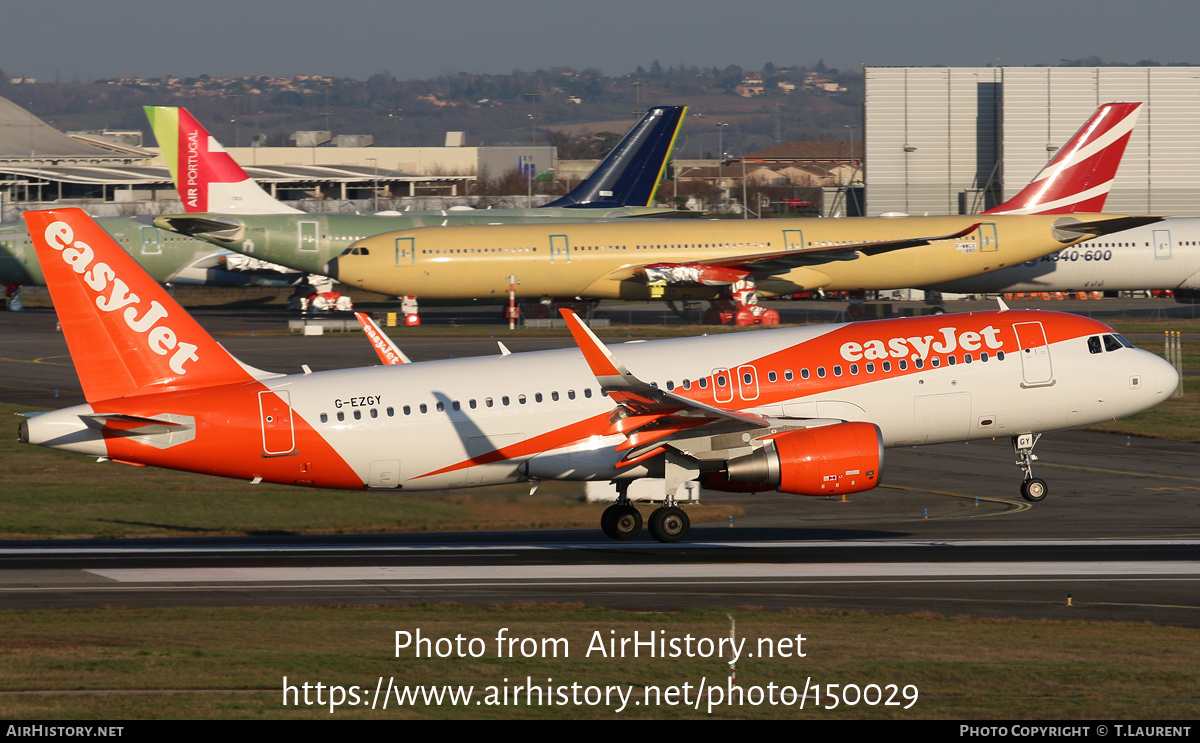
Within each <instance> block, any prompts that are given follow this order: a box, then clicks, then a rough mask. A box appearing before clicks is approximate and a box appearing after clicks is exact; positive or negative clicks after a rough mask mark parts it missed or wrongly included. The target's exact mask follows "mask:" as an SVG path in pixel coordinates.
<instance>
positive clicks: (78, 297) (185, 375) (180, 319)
mask: <svg viewBox="0 0 1200 743" xmlns="http://www.w3.org/2000/svg"><path fill="white" fill-rule="evenodd" d="M24 217H25V224H26V226H27V228H28V229H29V236H30V238H31V239H32V240H33V244H34V247H35V249H36V250H37V257H38V262H39V263H41V266H42V272H43V273H44V274H45V276H46V285H47V286H48V287H49V289H50V296H51V298H52V299H53V300H54V309H55V311H56V312H57V313H58V318H59V321H60V323H61V324H62V330H63V335H64V336H65V337H66V340H67V347H68V348H69V349H70V351H71V358H72V360H73V361H74V362H75V369H76V371H77V372H78V373H79V381H80V383H81V384H82V385H83V394H84V397H86V398H87V400H88V402H94V401H98V400H111V399H114V398H120V397H131V396H134V395H146V394H152V393H157V392H168V391H175V390H188V389H195V388H199V387H209V386H213V385H221V384H232V383H239V382H250V381H252V380H254V379H261V378H265V377H267V376H272V375H270V374H268V373H266V372H262V371H259V370H257V369H253V368H251V367H248V366H246V365H244V364H242V363H241V362H240V361H238V360H237V359H235V358H234V357H233V356H232V355H230V353H229V352H228V351H226V350H225V349H224V348H222V347H221V345H220V344H219V343H217V342H216V341H215V340H213V338H212V336H210V335H209V334H208V333H207V332H206V331H205V330H204V328H202V327H200V325H199V323H197V322H196V321H195V320H193V319H192V317H191V316H190V315H189V314H188V313H187V312H185V311H184V310H183V308H182V307H180V306H179V305H178V304H177V303H176V302H175V300H174V299H172V298H171V297H170V295H168V294H167V292H166V290H165V289H163V287H162V286H160V285H159V284H158V283H157V282H155V281H154V279H152V278H150V276H148V275H147V274H146V272H145V271H144V270H143V269H142V267H141V266H139V265H138V264H137V262H136V261H135V260H134V259H133V258H132V257H131V256H130V255H129V254H128V253H126V252H125V251H124V250H122V249H121V247H120V246H119V245H117V243H116V242H115V241H114V240H113V239H112V238H111V237H109V235H108V233H106V232H105V231H104V230H103V229H102V228H101V227H100V226H99V225H97V224H96V223H95V222H94V221H92V219H91V217H89V216H88V215H87V214H86V213H85V212H84V211H83V210H81V209H51V210H48V211H29V212H25V214H24Z"/></svg>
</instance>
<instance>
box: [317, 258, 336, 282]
mask: <svg viewBox="0 0 1200 743" xmlns="http://www.w3.org/2000/svg"><path fill="white" fill-rule="evenodd" d="M321 272H322V273H323V274H325V275H326V276H328V277H329V278H331V279H333V280H334V281H337V277H338V259H337V258H330V259H329V262H328V263H326V264H325V266H324V267H323V268H322V269H321Z"/></svg>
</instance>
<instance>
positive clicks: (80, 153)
mask: <svg viewBox="0 0 1200 743" xmlns="http://www.w3.org/2000/svg"><path fill="white" fill-rule="evenodd" d="M293 139H294V141H295V142H296V144H297V146H295V147H241V148H233V147H231V148H228V151H229V153H230V155H231V156H232V157H233V158H234V160H236V161H237V162H238V163H240V164H241V165H242V167H243V168H244V169H245V170H246V171H247V172H248V173H249V174H250V176H251V177H252V178H254V179H255V180H257V181H258V182H259V183H261V184H262V185H263V187H264V188H265V189H267V190H268V191H269V192H271V193H272V194H273V195H275V196H276V197H277V198H280V199H281V200H285V201H287V200H291V201H302V200H305V199H319V200H322V201H325V202H328V201H330V200H340V201H350V200H356V199H357V200H363V199H373V198H375V197H377V198H378V199H380V200H384V199H400V200H404V199H411V200H416V199H419V198H421V197H434V198H442V197H463V196H470V195H471V193H472V188H473V186H474V184H475V182H476V180H477V175H478V174H479V173H488V174H491V176H492V177H495V176H499V175H503V174H504V173H506V172H508V171H510V170H518V171H520V172H522V173H526V174H528V175H529V177H530V178H532V177H535V176H538V175H540V174H543V173H546V172H552V171H554V169H555V167H556V166H557V159H556V150H555V148H554V147H552V146H546V145H543V146H537V145H529V146H516V147H464V146H461V143H462V137H461V133H458V132H450V133H448V134H447V146H445V147H373V146H371V138H370V137H367V136H355V135H343V136H337V137H334V136H331V135H330V133H329V132H297V133H296V134H295V135H293ZM549 198H553V197H549ZM51 205H57V206H64V205H78V206H85V207H86V208H88V210H89V211H90V212H92V213H93V214H94V215H96V216H114V215H120V214H135V213H162V212H166V211H181V210H182V207H181V206H180V204H179V197H178V194H177V193H176V192H175V189H174V186H173V184H172V182H171V175H170V173H169V172H168V171H167V168H166V166H165V163H164V161H163V159H162V158H161V156H160V155H159V152H158V149H157V148H154V147H144V146H142V140H141V133H140V132H136V131H134V132H73V133H69V134H68V133H63V132H60V131H58V130H57V129H55V128H53V127H52V126H50V125H48V124H46V123H45V122H43V121H41V120H40V119H38V118H37V117H36V116H34V115H33V114H31V113H29V112H28V111H26V110H25V109H23V108H21V107H20V106H18V105H16V104H15V103H13V102H12V101H9V100H6V99H4V98H0V221H13V220H15V219H17V218H18V217H17V213H18V212H19V211H20V210H23V209H27V208H42V207H47V206H51ZM418 206H424V204H420V205H418ZM351 208H353V207H352V206H351Z"/></svg>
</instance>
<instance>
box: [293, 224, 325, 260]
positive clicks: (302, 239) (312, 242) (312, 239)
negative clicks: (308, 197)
mask: <svg viewBox="0 0 1200 743" xmlns="http://www.w3.org/2000/svg"><path fill="white" fill-rule="evenodd" d="M298 230H299V234H298V235H297V239H298V244H297V248H298V249H299V250H301V251H302V252H305V253H315V252H316V251H317V249H318V248H320V247H321V246H320V244H319V243H318V241H317V238H318V234H319V233H320V225H318V224H317V223H316V222H313V221H310V220H305V221H303V222H300V223H299V224H298Z"/></svg>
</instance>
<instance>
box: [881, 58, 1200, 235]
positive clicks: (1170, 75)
mask: <svg viewBox="0 0 1200 743" xmlns="http://www.w3.org/2000/svg"><path fill="white" fill-rule="evenodd" d="M864 78H865V80H864V82H865V88H866V95H865V101H864V107H863V119H864V121H863V128H864V141H865V150H864V159H865V165H864V167H865V181H866V195H865V206H866V210H865V211H866V214H868V215H877V214H882V213H886V212H904V213H908V214H973V213H978V212H980V211H983V210H984V209H988V208H990V207H992V206H995V205H997V204H1000V203H1002V202H1004V201H1005V200H1006V199H1008V198H1010V197H1012V196H1013V195H1015V194H1016V193H1017V192H1018V191H1020V190H1021V188H1023V187H1024V186H1025V185H1026V184H1027V183H1028V182H1029V181H1030V180H1031V179H1032V178H1033V177H1034V176H1035V175H1036V174H1037V172H1038V171H1039V170H1040V169H1041V168H1042V166H1043V165H1045V164H1046V162H1047V161H1048V160H1049V159H1050V158H1051V157H1052V156H1053V154H1054V151H1055V150H1056V149H1057V148H1058V147H1060V146H1062V144H1063V143H1065V142H1066V141H1067V139H1069V138H1070V137H1071V135H1072V134H1074V133H1075V131H1076V130H1077V129H1079V127H1080V126H1081V125H1082V124H1083V123H1084V122H1085V121H1086V120H1087V118H1088V117H1089V116H1090V115H1091V114H1092V112H1093V111H1095V109H1096V108H1097V107H1098V106H1099V105H1101V104H1103V103H1109V102H1114V101H1126V102H1131V101H1140V102H1141V103H1142V104H1143V105H1142V109H1141V113H1140V116H1139V118H1138V123H1137V127H1136V128H1135V129H1134V131H1133V135H1132V137H1131V139H1130V142H1129V146H1128V148H1127V150H1126V152H1125V159H1124V161H1123V162H1122V163H1121V168H1120V170H1119V171H1118V173H1117V179H1116V181H1115V182H1114V183H1113V188H1112V192H1111V194H1110V196H1109V198H1108V203H1107V204H1106V206H1105V210H1106V211H1111V212H1116V213H1123V214H1169V215H1172V216H1200V177H1198V175H1197V174H1200V126H1198V122H1200V68H1197V67H938V68H932V67H866V68H864Z"/></svg>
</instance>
